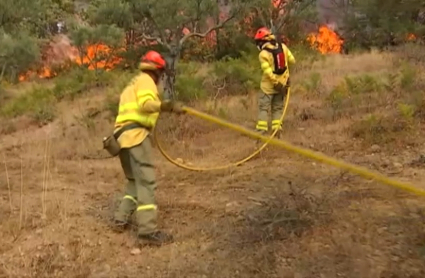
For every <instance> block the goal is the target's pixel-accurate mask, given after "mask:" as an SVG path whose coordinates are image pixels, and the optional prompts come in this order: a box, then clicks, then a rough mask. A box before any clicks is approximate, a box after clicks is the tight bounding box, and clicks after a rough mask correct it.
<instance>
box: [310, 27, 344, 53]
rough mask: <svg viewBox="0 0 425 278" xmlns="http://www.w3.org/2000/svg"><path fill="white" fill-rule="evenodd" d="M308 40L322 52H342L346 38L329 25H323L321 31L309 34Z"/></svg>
mask: <svg viewBox="0 0 425 278" xmlns="http://www.w3.org/2000/svg"><path fill="white" fill-rule="evenodd" d="M307 41H308V42H309V43H310V45H311V46H312V47H313V48H314V49H317V50H318V51H319V52H320V53H322V54H326V53H341V51H342V46H343V44H344V40H343V39H341V38H340V37H339V36H338V35H337V33H335V32H334V31H332V30H331V29H329V28H328V27H327V26H321V27H320V28H319V33H317V34H313V33H312V34H309V35H308V37H307Z"/></svg>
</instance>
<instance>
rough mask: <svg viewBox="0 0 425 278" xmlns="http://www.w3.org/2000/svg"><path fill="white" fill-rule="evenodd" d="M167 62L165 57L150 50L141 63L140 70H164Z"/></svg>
mask: <svg viewBox="0 0 425 278" xmlns="http://www.w3.org/2000/svg"><path fill="white" fill-rule="evenodd" d="M165 66H166V62H165V59H164V57H162V55H161V54H159V53H158V52H156V51H153V50H150V51H148V52H147V53H146V54H145V55H144V56H143V57H142V61H141V63H140V67H139V68H140V70H164V69H165Z"/></svg>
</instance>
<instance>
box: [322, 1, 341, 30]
mask: <svg viewBox="0 0 425 278" xmlns="http://www.w3.org/2000/svg"><path fill="white" fill-rule="evenodd" d="M348 2H349V0H317V1H316V7H317V11H318V14H319V20H320V23H321V24H326V25H327V26H328V27H329V28H330V29H332V30H334V31H337V30H338V29H341V27H342V25H343V20H344V16H343V15H344V13H345V12H346V11H347V9H348Z"/></svg>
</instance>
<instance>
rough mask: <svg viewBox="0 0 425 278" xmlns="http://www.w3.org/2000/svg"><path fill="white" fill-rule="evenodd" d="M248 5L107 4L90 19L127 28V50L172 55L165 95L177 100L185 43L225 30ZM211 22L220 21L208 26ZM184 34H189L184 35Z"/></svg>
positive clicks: (150, 0) (128, 0)
mask: <svg viewBox="0 0 425 278" xmlns="http://www.w3.org/2000/svg"><path fill="white" fill-rule="evenodd" d="M245 5H246V4H245V3H243V1H242V0H233V1H227V3H221V1H217V0H186V1H158V0H144V1H139V0H107V1H105V2H102V3H100V4H99V5H97V6H96V8H92V9H91V12H90V18H92V20H93V21H94V22H97V23H103V24H112V23H114V24H116V25H117V26H119V27H121V28H123V29H124V30H125V31H126V41H127V46H128V45H134V44H140V43H142V44H143V45H144V46H146V45H161V46H163V47H164V48H165V49H166V50H167V52H168V54H169V57H168V58H167V60H168V68H167V71H166V77H165V93H166V97H174V95H175V92H174V83H175V75H176V72H175V71H176V64H177V62H178V59H179V58H180V54H181V50H182V46H183V45H184V43H185V42H186V41H187V40H188V39H189V38H191V37H200V38H205V37H206V36H207V35H208V34H211V33H212V32H214V31H216V30H218V29H220V28H222V27H223V26H224V25H225V24H226V23H228V22H229V21H230V20H232V19H234V18H235V17H236V16H237V15H239V14H240V12H241V10H242V8H243V7H245ZM219 15H221V16H219ZM208 18H212V19H215V18H219V19H220V20H219V21H216V22H215V24H214V25H213V26H211V25H209V26H208V25H207V19H208ZM184 31H189V32H188V33H186V34H184Z"/></svg>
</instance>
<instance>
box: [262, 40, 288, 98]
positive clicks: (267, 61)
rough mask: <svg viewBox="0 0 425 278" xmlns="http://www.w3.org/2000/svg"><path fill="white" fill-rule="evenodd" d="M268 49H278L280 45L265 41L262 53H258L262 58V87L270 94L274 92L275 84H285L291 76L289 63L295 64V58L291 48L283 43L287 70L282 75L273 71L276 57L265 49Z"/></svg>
mask: <svg viewBox="0 0 425 278" xmlns="http://www.w3.org/2000/svg"><path fill="white" fill-rule="evenodd" d="M266 48H268V49H277V48H278V46H277V45H276V46H274V45H273V44H271V43H265V44H264V45H263V46H262V48H261V49H262V50H261V51H260V54H259V55H258V58H259V60H260V64H261V69H262V71H263V76H262V78H261V84H260V88H261V90H262V91H263V92H264V93H265V94H268V95H271V94H274V93H275V90H274V86H276V85H277V84H278V83H282V84H283V85H286V83H287V82H288V78H289V67H288V65H289V63H291V64H295V58H294V55H292V53H291V51H290V50H289V48H288V47H287V46H286V45H285V44H283V43H282V49H283V53H284V55H285V66H286V67H287V69H286V72H285V73H284V74H281V75H276V74H274V73H273V71H274V58H273V54H272V53H270V52H268V51H267V50H265V49H266Z"/></svg>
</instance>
